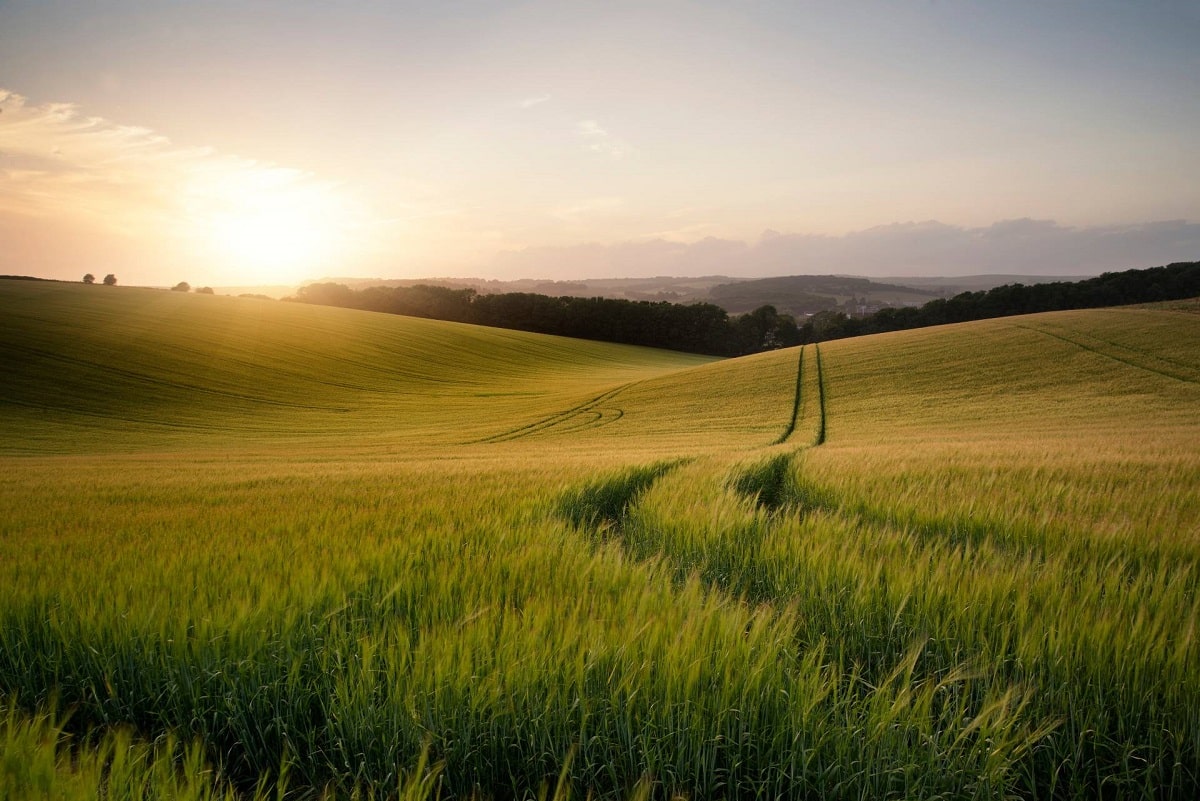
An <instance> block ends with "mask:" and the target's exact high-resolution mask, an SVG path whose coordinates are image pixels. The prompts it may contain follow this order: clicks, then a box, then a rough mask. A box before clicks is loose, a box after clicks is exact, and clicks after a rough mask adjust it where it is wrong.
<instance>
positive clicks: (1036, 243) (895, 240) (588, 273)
mask: <svg viewBox="0 0 1200 801" xmlns="http://www.w3.org/2000/svg"><path fill="white" fill-rule="evenodd" d="M685 230H686V229H685ZM674 233H681V232H674ZM672 239H673V237H672ZM1198 253H1200V223H1193V222H1187V221H1184V220H1166V221H1160V222H1151V223H1141V224H1134V225H1111V226H1091V227H1079V228H1076V227H1070V226H1063V225H1059V224H1057V223H1055V222H1054V221H1052V220H1031V219H1019V220H1004V221H1001V222H997V223H994V224H992V225H989V226H983V227H979V228H964V227H960V226H955V225H946V224H944V223H939V222H933V221H929V222H922V223H896V224H892V225H882V226H876V227H874V228H868V229H865V230H862V231H854V232H851V233H848V234H845V235H842V236H821V235H804V234H780V233H778V232H776V231H767V232H764V235H763V236H762V237H761V238H760V239H758V240H757V241H754V242H745V241H741V240H735V239H717V238H714V237H705V238H702V239H699V240H693V241H691V242H688V243H685V242H681V241H668V237H667V236H665V235H663V236H661V237H660V238H654V239H650V240H643V241H637V242H621V243H615V244H610V245H600V244H588V245H580V246H576V247H557V248H537V247H534V248H527V249H524V250H517V251H509V252H505V253H500V254H499V255H498V256H497V258H496V263H497V264H498V265H500V266H501V267H503V268H504V269H505V270H506V271H507V272H509V273H511V274H519V275H533V276H543V275H554V276H557V277H560V278H589V277H590V278H599V277H607V276H629V277H635V276H653V275H680V276H682V275H730V276H746V277H754V276H770V275H801V274H825V273H844V274H853V275H877V276H906V275H908V276H914V275H928V276H937V275H946V276H955V275H970V274H980V273H1002V274H1013V275H1039V274H1041V275H1096V274H1099V273H1101V272H1106V271H1110V270H1126V269H1132V268H1144V267H1153V266H1156V265H1160V264H1167V263H1170V262H1174V261H1190V260H1194V259H1195V258H1196V254H1198ZM564 265H569V266H570V272H569V273H568V272H564Z"/></svg>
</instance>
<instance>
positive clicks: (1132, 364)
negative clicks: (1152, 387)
mask: <svg viewBox="0 0 1200 801" xmlns="http://www.w3.org/2000/svg"><path fill="white" fill-rule="evenodd" d="M1016 328H1021V329H1024V330H1026V331H1033V332H1034V333H1038V334H1042V335H1043V336H1047V337H1050V338H1051V339H1057V340H1059V341H1060V342H1066V343H1067V344H1069V345H1074V346H1075V347H1077V348H1079V349H1080V350H1085V351H1087V352H1088V353H1094V354H1096V355H1097V356H1102V357H1104V358H1106V359H1110V360H1112V361H1114V362H1119V363H1120V364H1124V365H1126V366H1128V367H1133V368H1135V369H1137V370H1143V371H1145V372H1147V373H1153V374H1154V375H1158V376H1162V377H1163V378H1170V379H1172V380H1174V381H1180V382H1183V383H1185V384H1193V385H1200V380H1197V379H1195V378H1191V377H1188V376H1182V375H1177V374H1175V373H1171V372H1167V371H1166V370H1162V369H1159V368H1156V367H1151V366H1150V365H1147V364H1142V363H1140V362H1137V361H1134V360H1133V359H1130V358H1126V357H1123V356H1120V355H1118V354H1115V353H1109V352H1107V351H1106V350H1103V349H1101V348H1098V347H1095V346H1093V345H1089V344H1087V343H1086V342H1080V341H1079V340H1077V339H1072V338H1071V337H1068V336H1064V335H1062V334H1056V333H1054V332H1053V331H1048V330H1046V329H1044V328H1034V327H1032V326H1027V325H1018V326H1016ZM1068 333H1070V334H1074V335H1075V336H1077V337H1081V338H1082V337H1087V336H1088V335H1087V334H1082V333H1080V332H1078V331H1068ZM1092 338H1093V339H1095V338H1094V337H1092ZM1096 341H1098V342H1104V340H1102V339H1098V340H1096ZM1105 344H1106V345H1109V346H1110V347H1117V348H1120V349H1122V350H1128V351H1131V352H1133V353H1139V354H1141V355H1142V356H1146V357H1149V358H1152V359H1156V360H1158V361H1167V360H1165V359H1158V357H1157V356H1152V355H1150V354H1149V353H1145V352H1143V351H1138V350H1134V349H1133V348H1126V347H1125V346H1123V345H1115V344H1114V343H1111V342H1105Z"/></svg>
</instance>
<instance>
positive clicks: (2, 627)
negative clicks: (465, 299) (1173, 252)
mask: <svg viewBox="0 0 1200 801" xmlns="http://www.w3.org/2000/svg"><path fill="white" fill-rule="evenodd" d="M0 310H2V314H0V354H2V356H0V358H2V359H3V367H4V369H3V374H4V380H3V384H2V386H0V465H2V466H3V470H2V471H0V799H18V798H46V799H51V798H54V799H60V798H61V799H93V798H106V799H115V798H121V799H125V798H128V799H149V798H189V799H190V798H195V799H217V798H221V799H235V798H255V799H258V798H264V799H265V798H268V797H271V798H297V799H304V798H406V799H429V798H481V799H509V798H526V797H530V798H557V799H566V798H568V797H570V796H575V797H580V798H583V797H595V798H605V799H608V798H622V799H623V798H639V799H648V798H672V797H681V798H692V799H710V798H801V799H804V798H812V799H817V798H822V799H823V798H830V799H868V798H869V799H876V798H895V799H909V798H928V799H934V798H939V799H958V798H972V799H975V798H978V799H992V798H998V799H999V798H1023V799H1058V798H1062V799H1076V798H1077V799H1084V798H1098V797H1101V798H1141V797H1154V798H1178V799H1194V798H1196V797H1197V796H1200V642H1198V641H1197V625H1198V623H1200V593H1198V592H1197V590H1198V589H1200V492H1198V488H1200V314H1197V313H1196V306H1195V304H1191V305H1190V306H1189V305H1187V304H1176V305H1168V306H1165V307H1159V308H1121V309H1102V310H1092V311H1084V312H1059V313H1052V314H1043V315H1032V316H1027V317H1015V318H1006V319H999V320H992V321H983V322H977V323H968V324H961V325H956V326H946V327H939V328H931V329H922V330H916V331H907V332H897V333H893V334H886V335H879V336H872V337H863V338H859V339H849V340H841V341H838V342H831V343H826V344H822V345H820V346H813V345H808V346H805V347H803V348H794V349H788V350H781V351H774V352H770V353H765V354H759V355H756V356H751V357H746V358H741V359H734V360H724V361H718V360H712V359H707V358H703V357H696V356H689V355H682V354H675V353H668V352H662V351H654V350H648V349H639V348H633V347H625V346H617V345H610V344H603V343H595V342H582V341H575V340H567V339H560V338H554V337H545V336H539V335H534V334H526V333H520V332H514V331H500V330H493V329H486V328H478V327H472V326H466V325H458V324H451V323H444V322H435V321H430V320H418V319H411V318H403V317H395V316H387V315H378V314H371V313H365V312H356V311H350V310H343V309H335V308H325V307H318V306H307V305H301V304H288V303H280V302H273V301H263V300H255V299H251V298H231V297H220V296H204V295H190V294H188V295H185V294H181V293H172V292H159V291H154V290H144V289H135V288H124V287H99V286H91V287H85V286H82V285H79V286H77V285H68V284H55V283H41V282H18V281H0Z"/></svg>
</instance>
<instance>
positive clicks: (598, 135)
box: [575, 120, 630, 159]
mask: <svg viewBox="0 0 1200 801" xmlns="http://www.w3.org/2000/svg"><path fill="white" fill-rule="evenodd" d="M575 130H576V132H577V133H578V134H579V136H580V137H582V139H583V141H584V144H586V145H587V149H588V150H591V151H592V152H593V153H604V154H607V155H608V156H611V157H612V158H614V159H619V158H621V157H622V156H624V155H626V154H627V153H629V151H630V148H629V145H627V144H625V142H623V141H622V140H620V139H618V138H616V137H614V136H613V135H612V134H611V133H609V132H608V131H607V130H605V129H604V128H603V127H601V125H600V123H598V122H596V121H595V120H580V121H579V123H578V124H576V126H575Z"/></svg>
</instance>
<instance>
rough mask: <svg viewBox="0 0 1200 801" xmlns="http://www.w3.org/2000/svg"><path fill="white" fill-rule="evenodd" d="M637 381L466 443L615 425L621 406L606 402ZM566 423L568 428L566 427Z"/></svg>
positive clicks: (619, 415) (500, 440)
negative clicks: (529, 421) (524, 423)
mask: <svg viewBox="0 0 1200 801" xmlns="http://www.w3.org/2000/svg"><path fill="white" fill-rule="evenodd" d="M640 383H641V382H640V381H633V382H630V383H628V384H622V385H621V386H619V387H616V388H615V389H610V390H608V391H607V392H602V393H600V394H599V395H597V396H596V397H594V398H592V399H591V400H589V401H586V402H585V403H581V404H579V405H578V406H572V407H571V408H570V409H566V410H564V411H561V412H555V413H554V414H552V415H549V416H547V417H543V418H541V419H540V420H535V421H533V422H532V423H528V424H526V425H523V426H518V427H517V428H512V429H509V430H508V431H502V432H500V433H499V434H493V435H492V436H490V437H483V438H482V439H477V440H472V441H471V442H470V443H468V444H478V443H485V442H511V441H512V440H515V439H522V438H523V437H529V436H533V435H534V434H541V433H543V432H545V431H549V430H550V429H552V428H553V429H558V430H559V431H574V430H578V429H583V428H597V427H599V426H602V425H608V424H609V423H615V422H616V421H617V420H620V419H621V418H622V417H624V416H625V411H624V410H623V409H621V408H620V407H615V406H608V405H607V403H608V402H609V401H611V400H612V399H613V398H615V397H616V396H617V395H619V394H620V393H622V392H624V391H625V390H627V389H629V388H630V387H632V386H634V385H635V384H640ZM579 417H582V418H583V420H582V421H578V422H577V421H576V418H579ZM568 423H569V425H567V424H568Z"/></svg>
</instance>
